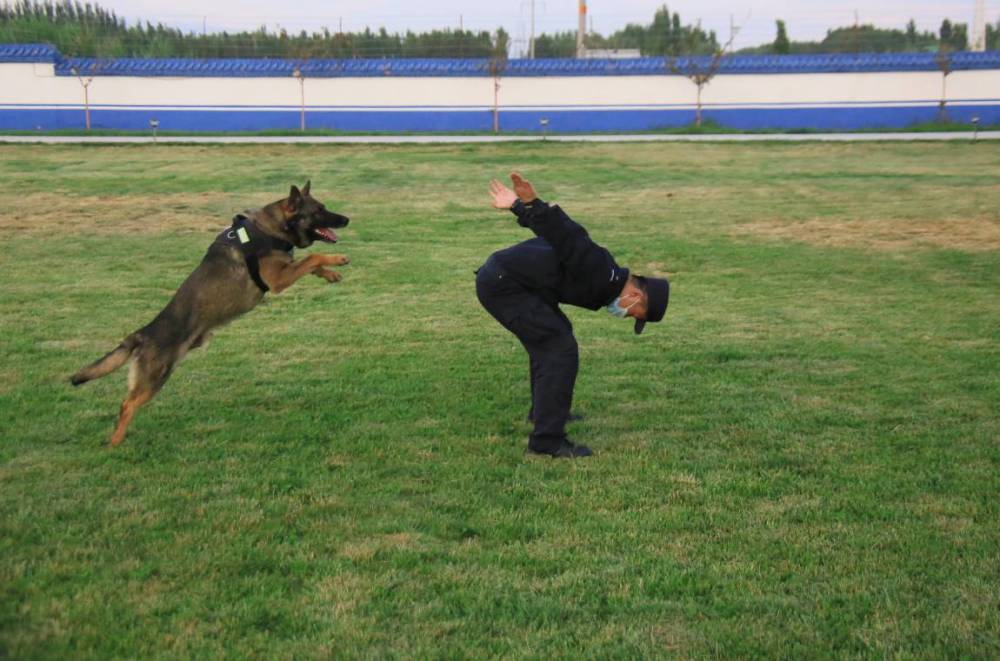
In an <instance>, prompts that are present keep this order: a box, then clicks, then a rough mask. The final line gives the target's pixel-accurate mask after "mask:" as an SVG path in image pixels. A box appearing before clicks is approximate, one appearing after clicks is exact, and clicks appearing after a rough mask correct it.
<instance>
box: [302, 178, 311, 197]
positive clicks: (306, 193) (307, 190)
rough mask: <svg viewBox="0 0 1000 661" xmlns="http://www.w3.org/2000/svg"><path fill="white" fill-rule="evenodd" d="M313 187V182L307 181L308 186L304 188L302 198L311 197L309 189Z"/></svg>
mask: <svg viewBox="0 0 1000 661" xmlns="http://www.w3.org/2000/svg"><path fill="white" fill-rule="evenodd" d="M310 186H312V180H311V179H310V180H308V181H306V185H305V186H304V187H303V188H302V197H306V196H307V195H309V187H310Z"/></svg>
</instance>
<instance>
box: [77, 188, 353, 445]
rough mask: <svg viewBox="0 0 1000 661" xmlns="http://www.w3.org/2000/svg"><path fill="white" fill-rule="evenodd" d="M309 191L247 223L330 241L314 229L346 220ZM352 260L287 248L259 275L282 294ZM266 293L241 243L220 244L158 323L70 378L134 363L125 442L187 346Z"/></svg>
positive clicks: (278, 233)
mask: <svg viewBox="0 0 1000 661" xmlns="http://www.w3.org/2000/svg"><path fill="white" fill-rule="evenodd" d="M309 189H310V184H309V183H306V185H305V187H304V188H303V189H302V190H301V191H300V190H299V189H298V188H297V187H295V186H292V188H291V192H290V193H289V196H288V197H287V198H285V199H282V200H278V201H277V202H272V203H271V204H268V205H267V206H265V207H264V208H262V209H259V210H256V211H252V212H248V213H247V218H248V220H249V222H252V223H253V224H254V225H255V227H256V228H257V229H259V230H261V231H262V232H263V233H265V234H267V235H268V236H270V237H273V238H276V239H280V240H282V241H287V242H289V243H291V244H293V245H294V246H295V247H296V248H306V247H308V246H310V245H311V244H312V243H313V241H316V240H321V241H327V242H330V241H331V238H330V236H329V233H322V234H321V233H320V232H318V231H316V230H317V229H322V228H331V227H343V226H345V225H347V223H348V218H346V217H345V216H341V215H339V214H335V213H332V212H330V211H327V210H326V208H325V207H324V206H323V204H322V203H320V202H319V201H317V200H316V199H314V198H313V197H312V196H311V195H310V194H309ZM333 240H335V237H334V238H333ZM348 261H349V260H348V259H347V257H346V256H344V255H320V254H313V255H309V256H308V257H305V258H303V259H299V260H294V259H292V256H291V255H290V254H289V253H286V252H282V251H280V250H273V251H271V252H270V253H268V254H267V255H264V256H261V257H260V275H261V278H262V279H263V280H264V282H265V283H266V284H267V286H268V287H269V288H270V290H271V291H273V292H274V293H276V294H277V293H280V292H282V291H284V290H285V289H288V288H289V287H291V286H292V285H293V284H294V283H295V281H297V280H298V279H299V278H301V277H303V276H305V275H307V274H310V273H311V274H313V275H316V276H318V277H321V278H323V279H325V280H326V281H327V282H331V283H332V282H337V281H339V280H340V278H341V276H340V274H339V273H337V272H336V271H331V270H329V269H327V268H326V267H327V266H336V265H343V264H347V263H348ZM263 298H264V292H263V291H261V289H260V287H258V286H257V284H256V283H255V282H254V281H253V279H252V277H251V275H250V271H249V269H248V267H247V261H246V258H245V257H244V256H243V253H241V252H240V250H239V248H237V247H235V246H233V245H227V244H220V243H214V244H212V246H211V247H210V248H209V250H208V253H207V254H206V255H205V258H204V259H203V260H202V261H201V264H199V265H198V267H197V268H196V269H195V270H194V271H193V272H192V273H191V275H189V276H188V277H187V279H186V280H185V281H184V282H183V283H182V284H181V286H180V288H179V289H178V290H177V293H176V294H174V297H173V299H171V301H170V302H169V303H168V304H167V306H166V307H165V308H164V309H163V310H162V311H161V312H160V314H158V315H157V316H156V318H155V319H153V321H151V322H150V323H149V324H147V325H146V326H143V327H142V328H140V329H139V330H137V331H135V332H134V333H131V334H130V335H129V336H128V337H126V338H125V339H124V340H122V342H121V344H119V345H118V346H117V347H116V348H115V349H114V350H113V351H111V352H110V353H108V354H107V355H106V356H104V357H103V358H101V359H99V360H97V361H96V362H94V363H92V364H90V365H88V366H87V367H84V368H83V369H81V370H80V371H79V372H77V373H76V374H74V375H73V376H72V378H71V379H70V380H71V382H72V383H73V385H76V386H78V385H80V384H83V383H86V382H87V381H90V380H92V379H96V378H99V377H102V376H105V375H106V374H109V373H111V372H113V371H114V370H116V369H118V368H119V367H121V366H122V365H124V364H125V363H126V362H128V361H129V360H130V359H131V360H133V362H132V366H131V369H130V370H129V377H128V394H127V396H126V397H125V401H123V402H122V405H121V411H120V413H119V416H118V424H117V426H116V427H115V430H114V433H113V434H112V435H111V439H110V444H111V445H113V446H114V445H118V444H119V443H121V442H122V441H123V440H124V439H125V431H126V430H127V429H128V426H129V423H130V422H131V421H132V417H133V416H134V415H135V412H136V411H137V410H138V409H139V407H141V406H142V405H143V404H145V403H146V402H148V401H149V400H150V399H152V398H153V396H154V395H156V393H157V392H159V390H160V388H162V387H163V384H164V383H166V381H167V379H168V378H169V377H170V373H171V372H172V371H173V369H174V367H176V366H177V363H179V362H180V361H181V360H182V359H183V358H184V356H185V355H187V352H188V351H190V350H191V349H196V348H198V347H200V346H204V345H205V344H206V343H207V342H208V340H209V338H210V337H211V333H212V331H213V330H214V329H216V328H218V327H219V326H222V325H223V324H226V323H228V322H230V321H232V320H233V319H235V318H236V317H238V316H240V315H242V314H244V313H246V312H249V311H250V310H252V309H253V308H254V307H256V306H257V304H258V303H260V301H261V300H262V299H263Z"/></svg>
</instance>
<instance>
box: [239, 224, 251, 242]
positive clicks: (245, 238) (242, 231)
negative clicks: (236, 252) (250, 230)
mask: <svg viewBox="0 0 1000 661" xmlns="http://www.w3.org/2000/svg"><path fill="white" fill-rule="evenodd" d="M236 236H238V237H240V243H250V235H249V234H247V228H245V227H241V228H239V229H237V230H236Z"/></svg>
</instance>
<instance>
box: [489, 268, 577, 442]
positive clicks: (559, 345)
mask: <svg viewBox="0 0 1000 661" xmlns="http://www.w3.org/2000/svg"><path fill="white" fill-rule="evenodd" d="M476 295H477V296H478V297H479V302H480V303H482V305H483V307H484V308H486V311H487V312H489V313H490V314H491V315H493V317H494V318H495V319H496V320H497V321H499V322H500V324H501V325H502V326H503V327H504V328H506V329H507V330H509V331H510V332H511V333H513V334H514V335H515V336H516V337H517V339H518V340H520V341H521V344H522V345H523V346H524V348H525V350H526V351H527V352H528V362H529V366H530V374H531V417H532V418H533V421H534V423H535V428H534V431H532V433H531V437H530V439H529V440H528V445H529V447H531V448H532V449H533V450H539V451H547V450H554V449H556V448H558V447H559V444H560V443H561V442H562V441H564V440H565V439H566V419H567V418H568V417H569V411H570V406H571V404H572V403H573V386H574V385H575V384H576V373H577V370H578V369H579V366H580V356H579V351H578V349H577V344H576V338H575V337H573V325H572V324H571V323H570V321H569V319H567V318H566V315H565V314H563V313H562V310H560V309H559V306H558V305H556V304H555V303H550V302H548V301H547V300H546V299H545V298H543V297H542V296H541V294H540V293H539V292H538V291H536V290H532V289H531V288H529V287H527V286H525V285H523V284H521V283H519V282H517V281H515V280H514V279H513V278H511V277H510V275H509V274H508V273H507V272H506V271H505V270H504V269H503V267H502V266H501V265H500V264H499V262H498V261H497V259H496V258H495V257H494V256H490V258H489V259H488V260H486V263H485V264H483V266H482V267H481V268H480V269H479V270H478V271H477V272H476Z"/></svg>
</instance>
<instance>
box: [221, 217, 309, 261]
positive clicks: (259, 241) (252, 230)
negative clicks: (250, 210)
mask: <svg viewBox="0 0 1000 661" xmlns="http://www.w3.org/2000/svg"><path fill="white" fill-rule="evenodd" d="M231 231H232V232H233V233H234V235H235V236H234V238H235V239H236V241H237V242H238V243H239V246H240V250H242V251H243V252H244V253H249V252H253V253H256V254H258V255H265V254H267V253H268V252H270V251H272V250H280V251H281V252H287V253H291V252H293V251H294V250H295V246H294V245H292V244H291V243H289V242H288V241H284V240H282V239H278V238H276V237H273V236H271V235H270V234H265V233H264V232H263V231H261V230H260V228H258V227H257V225H256V224H254V223H253V222H251V221H250V217H249V216H247V215H246V214H242V213H238V214H236V215H235V216H233V227H232V230H231Z"/></svg>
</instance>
